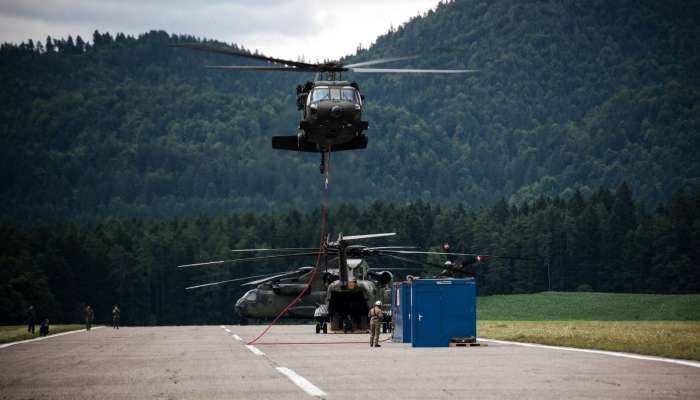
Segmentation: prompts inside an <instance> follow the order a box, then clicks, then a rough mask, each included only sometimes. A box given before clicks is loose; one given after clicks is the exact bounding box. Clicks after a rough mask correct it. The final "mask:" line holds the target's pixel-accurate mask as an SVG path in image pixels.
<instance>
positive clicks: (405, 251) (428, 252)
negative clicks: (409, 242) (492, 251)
mask: <svg viewBox="0 0 700 400" xmlns="http://www.w3.org/2000/svg"><path fill="white" fill-rule="evenodd" d="M381 252H382V253H396V254H437V255H441V256H471V257H476V256H481V254H472V253H447V252H444V251H423V250H382V251H381ZM482 257H484V256H482Z"/></svg>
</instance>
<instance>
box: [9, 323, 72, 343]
mask: <svg viewBox="0 0 700 400" xmlns="http://www.w3.org/2000/svg"><path fill="white" fill-rule="evenodd" d="M83 328H85V325H78V324H71V325H51V327H50V332H51V334H52V335H53V334H56V333H61V332H67V331H74V330H77V329H83ZM37 337H39V325H37V326H36V334H34V335H32V334H31V333H28V332H27V325H8V326H0V343H9V342H16V341H18V340H26V339H34V338H37Z"/></svg>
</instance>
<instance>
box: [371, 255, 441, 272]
mask: <svg viewBox="0 0 700 400" xmlns="http://www.w3.org/2000/svg"><path fill="white" fill-rule="evenodd" d="M379 256H382V257H389V258H394V259H396V260H400V261H403V262H407V263H409V264H415V265H422V266H428V267H435V268H442V269H445V266H444V265H440V264H433V263H429V262H425V261H418V260H412V259H410V258H406V257H399V256H396V255H393V254H379Z"/></svg>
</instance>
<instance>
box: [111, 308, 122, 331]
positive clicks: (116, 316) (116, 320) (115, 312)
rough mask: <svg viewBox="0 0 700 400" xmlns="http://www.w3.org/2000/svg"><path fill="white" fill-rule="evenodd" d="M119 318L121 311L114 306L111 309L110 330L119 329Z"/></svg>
mask: <svg viewBox="0 0 700 400" xmlns="http://www.w3.org/2000/svg"><path fill="white" fill-rule="evenodd" d="M120 317H121V311H120V310H119V307H118V306H117V305H116V304H115V305H114V308H113V309H112V329H119V318H120Z"/></svg>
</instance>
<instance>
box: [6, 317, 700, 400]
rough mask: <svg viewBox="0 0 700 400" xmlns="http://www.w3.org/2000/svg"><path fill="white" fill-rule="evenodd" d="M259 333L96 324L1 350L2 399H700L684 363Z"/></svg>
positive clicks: (294, 329) (284, 331) (290, 328)
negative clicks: (374, 343) (116, 327)
mask: <svg viewBox="0 0 700 400" xmlns="http://www.w3.org/2000/svg"><path fill="white" fill-rule="evenodd" d="M263 328H264V327H263V326H225V327H223V326H181V327H148V328H145V327H144V328H141V327H137V328H122V329H119V330H113V329H111V328H102V329H93V330H92V331H90V332H77V333H74V334H69V335H63V336H60V337H52V338H49V339H47V340H42V341H35V342H28V343H19V344H16V345H13V346H10V347H6V348H0V399H39V398H41V399H275V400H284V399H304V398H314V397H316V398H327V399H367V398H373V399H382V400H389V399H470V398H478V399H512V398H517V399H564V398H566V399H621V398H630V399H678V398H687V399H700V368H694V367H692V366H684V365H676V364H672V363H666V362H659V361H654V360H639V359H630V358H621V357H613V356H610V355H605V354H593V353H582V352H572V351H565V350H558V349H548V348H531V347H522V346H517V345H513V344H507V343H506V344H504V343H490V344H489V345H488V347H471V348H412V347H410V344H400V343H391V342H384V343H382V347H381V348H370V347H369V344H368V343H369V339H368V335H366V334H356V335H342V334H328V335H323V334H320V335H316V334H314V333H313V325H303V326H298V325H283V326H275V327H273V328H272V329H271V330H270V332H269V333H268V334H267V335H266V336H264V337H263V338H262V339H261V340H260V343H258V344H256V345H254V346H246V341H247V340H251V339H253V338H254V337H256V336H257V335H258V334H259V333H260V332H261V331H262V330H263ZM227 330H228V331H227ZM238 338H240V339H241V340H238ZM353 342H354V343H353ZM302 343H303V344H302ZM311 343H314V344H311Z"/></svg>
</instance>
